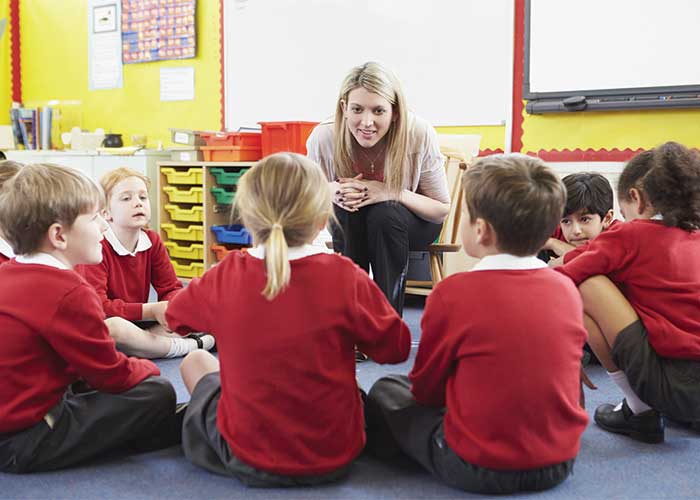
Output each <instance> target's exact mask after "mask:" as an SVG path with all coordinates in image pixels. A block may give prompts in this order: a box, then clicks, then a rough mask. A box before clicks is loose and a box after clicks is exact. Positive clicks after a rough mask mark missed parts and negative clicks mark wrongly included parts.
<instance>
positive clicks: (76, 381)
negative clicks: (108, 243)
mask: <svg viewBox="0 0 700 500" xmlns="http://www.w3.org/2000/svg"><path fill="white" fill-rule="evenodd" d="M101 204H102V193H101V190H100V188H99V187H98V186H97V185H96V184H95V183H94V182H92V181H91V180H90V179H89V178H87V177H86V176H84V175H83V174H81V173H80V172H78V171H75V170H72V169H68V168H65V167H60V166H57V165H44V164H37V165H27V166H24V167H22V169H21V171H20V172H19V173H18V174H16V175H15V176H14V177H13V178H12V179H11V180H10V181H8V183H7V184H6V186H5V189H4V190H3V192H2V193H1V194H0V213H1V214H2V219H1V220H0V224H1V225H2V230H3V233H4V234H5V236H6V237H7V239H8V240H9V241H10V243H11V244H12V247H13V248H14V249H15V250H16V251H17V254H18V256H17V257H16V258H15V259H14V260H12V261H10V262H9V263H7V264H4V265H3V266H1V267H0V283H2V287H0V335H3V336H4V338H3V342H0V379H1V380H2V384H0V470H2V471H5V472H31V471H43V470H51V469H58V468H62V467H67V466H69V465H73V464H75V463H77V462H80V461H82V460H86V459H88V458H91V457H93V456H95V455H98V454H99V453H102V452H104V451H107V450H109V449H112V448H116V447H118V446H120V445H125V444H130V445H131V444H133V445H136V446H140V445H141V444H143V441H144V440H147V441H151V442H152V441H153V438H154V436H156V435H162V434H163V433H164V432H166V430H172V431H173V433H172V434H173V436H171V437H173V439H174V440H176V439H177V435H176V434H177V432H176V431H177V429H175V424H176V420H175V419H174V417H175V391H174V390H173V388H172V386H171V385H170V383H169V382H168V381H167V380H165V379H163V378H160V377H157V375H159V371H158V368H157V367H156V366H155V365H154V364H153V363H151V362H150V361H145V360H139V359H135V358H127V357H126V356H124V355H123V354H121V353H119V352H117V350H116V349H115V346H114V341H113V340H112V339H111V338H110V336H109V333H108V331H107V327H106V326H105V324H104V320H103V318H104V314H103V312H102V306H101V304H100V301H99V299H98V297H97V295H96V294H95V291H94V290H93V289H92V287H90V285H88V284H87V283H86V282H85V281H84V280H83V278H82V277H81V276H80V275H79V274H77V273H76V272H75V271H74V270H73V267H74V266H75V265H77V264H96V263H98V262H99V261H100V260H101V259H102V247H101V245H100V241H101V240H102V233H103V232H104V230H105V229H106V226H107V225H106V223H105V221H104V220H103V219H102V218H101V217H100V215H99V212H100V206H101ZM168 444H172V442H171V443H168Z"/></svg>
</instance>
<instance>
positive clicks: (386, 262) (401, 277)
mask: <svg viewBox="0 0 700 500" xmlns="http://www.w3.org/2000/svg"><path fill="white" fill-rule="evenodd" d="M335 216H336V218H337V219H338V222H339V223H340V227H337V226H336V225H335V224H334V225H333V227H332V233H333V248H334V249H335V251H336V252H340V253H342V254H343V255H345V256H346V257H349V258H351V259H352V260H353V261H354V262H355V263H356V264H357V265H359V266H360V267H361V268H362V269H364V270H365V271H368V272H369V268H370V266H371V267H372V274H373V276H374V281H375V282H376V283H377V285H379V288H380V289H381V290H382V292H384V295H386V298H387V299H389V302H390V303H391V305H392V306H393V307H394V309H396V311H397V312H398V313H399V314H402V312H403V297H404V290H405V288H406V269H407V267H408V252H409V250H413V251H420V250H425V249H426V248H427V247H428V245H430V244H431V243H432V242H433V241H435V238H437V237H438V235H439V234H440V229H442V224H435V223H434V222H428V221H426V220H423V219H421V218H420V217H418V216H417V215H415V214H414V213H413V212H411V211H410V210H409V209H408V208H406V207H405V206H403V205H402V204H400V203H397V202H393V201H386V202H382V203H376V204H374V205H368V206H366V207H363V208H361V209H360V210H359V211H357V212H348V211H346V210H343V209H342V208H340V207H338V206H335Z"/></svg>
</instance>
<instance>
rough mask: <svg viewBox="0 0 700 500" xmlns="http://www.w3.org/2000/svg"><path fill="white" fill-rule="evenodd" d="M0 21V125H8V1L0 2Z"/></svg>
mask: <svg viewBox="0 0 700 500" xmlns="http://www.w3.org/2000/svg"><path fill="white" fill-rule="evenodd" d="M0 19H5V20H6V21H7V24H6V25H5V33H4V34H3V35H2V37H0V125H9V123H10V104H11V101H12V75H11V73H10V0H0Z"/></svg>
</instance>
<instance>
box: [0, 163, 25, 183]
mask: <svg viewBox="0 0 700 500" xmlns="http://www.w3.org/2000/svg"><path fill="white" fill-rule="evenodd" d="M20 168H22V164H21V163H17V162H16V161H12V160H3V161H0V189H2V187H3V186H4V185H5V183H6V182H7V181H8V180H10V179H11V178H12V177H13V176H14V175H15V174H16V173H17V172H19V169H20Z"/></svg>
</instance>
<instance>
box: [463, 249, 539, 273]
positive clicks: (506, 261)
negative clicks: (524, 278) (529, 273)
mask: <svg viewBox="0 0 700 500" xmlns="http://www.w3.org/2000/svg"><path fill="white" fill-rule="evenodd" d="M544 267H548V266H547V264H545V263H544V262H543V261H541V260H540V259H538V258H537V257H535V256H534V255H530V256H527V257H517V256H515V255H511V254H508V253H499V254H496V255H487V256H485V257H483V258H482V259H481V260H480V261H479V262H478V263H477V264H476V265H475V266H474V267H473V268H472V269H471V270H472V271H499V270H509V271H520V270H526V269H542V268H544Z"/></svg>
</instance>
